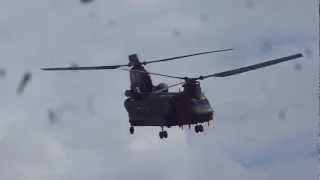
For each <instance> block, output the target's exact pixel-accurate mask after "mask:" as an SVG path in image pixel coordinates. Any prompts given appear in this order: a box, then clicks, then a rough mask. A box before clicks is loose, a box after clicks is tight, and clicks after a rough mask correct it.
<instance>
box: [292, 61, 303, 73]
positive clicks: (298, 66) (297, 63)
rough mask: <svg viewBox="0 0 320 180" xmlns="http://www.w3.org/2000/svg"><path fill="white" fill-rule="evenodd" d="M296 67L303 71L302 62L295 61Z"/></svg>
mask: <svg viewBox="0 0 320 180" xmlns="http://www.w3.org/2000/svg"><path fill="white" fill-rule="evenodd" d="M294 69H295V70H297V71H301V69H302V64H301V63H300V62H295V63H294Z"/></svg>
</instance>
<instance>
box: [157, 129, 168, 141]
mask: <svg viewBox="0 0 320 180" xmlns="http://www.w3.org/2000/svg"><path fill="white" fill-rule="evenodd" d="M159 137H160V139H163V138H165V139H166V138H168V132H167V131H163V130H162V131H160V132H159Z"/></svg>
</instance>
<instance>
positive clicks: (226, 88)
mask: <svg viewBox="0 0 320 180" xmlns="http://www.w3.org/2000/svg"><path fill="white" fill-rule="evenodd" d="M316 6H317V3H316V1H315V0H303V1H302V0H281V1H279V0H251V1H250V0H247V1H245V0H200V1H199V0H161V1H160V0H121V1H120V0H118V1H116V0H114V1H111V0H108V1H106V0H104V1H103V0H94V2H93V3H88V4H81V3H80V2H79V1H77V0H28V1H24V0H1V1H0V68H3V69H5V70H6V74H5V75H3V76H1V77H0V84H1V86H0V87H1V88H0V97H1V101H0V107H1V108H0V179H1V180H9V179H10V180H43V179H45V180H67V179H68V180H70V179H71V180H73V179H74V180H87V179H94V180H102V179H103V180H105V179H159V180H160V179H170V180H173V179H175V180H189V179H190V180H191V179H203V180H209V179H223V180H233V179H241V180H248V179H260V180H267V179H268V180H269V179H273V180H282V179H291V180H298V179H299V180H300V179H315V178H316V177H317V156H316V154H317V151H316V141H317V138H316V136H317V129H318V128H317V124H318V121H317V120H318V103H319V102H318V90H317V89H318V67H319V63H318V50H317V49H318V48H317V47H318V43H317V42H318V41H317V39H318V14H317V13H318V11H317V9H316V8H315V7H316ZM221 48H235V49H236V50H235V51H233V52H222V53H217V54H211V55H204V56H199V57H194V58H188V59H184V60H180V61H176V62H171V63H163V64H152V65H150V66H148V67H147V69H148V70H150V71H151V72H158V73H166V74H171V75H183V76H186V75H187V76H196V75H201V74H204V75H205V74H208V73H215V72H219V71H224V70H228V69H232V68H236V67H240V66H244V65H249V64H253V63H257V62H261V61H266V60H269V59H271V58H276V57H281V56H287V55H290V54H293V53H298V52H301V53H303V54H304V57H303V58H300V59H298V60H296V61H292V62H287V63H283V64H279V65H276V66H273V67H269V68H265V69H262V70H258V71H254V72H248V73H245V74H241V75H237V76H232V77H228V78H220V79H208V80H205V81H203V82H202V87H203V90H204V93H205V95H206V96H207V97H208V99H209V100H210V102H211V105H212V106H213V108H214V109H215V117H214V118H215V123H214V124H215V126H214V127H213V126H209V127H207V126H205V128H204V133H202V134H195V133H194V131H193V129H191V131H189V130H188V129H187V128H185V129H184V130H183V131H181V130H180V129H178V128H170V129H168V134H169V138H168V139H166V140H165V141H163V140H160V139H159V138H158V132H159V131H160V128H142V127H140V128H136V133H135V134H134V135H133V136H131V135H130V134H129V132H128V128H129V123H128V116H127V112H126V111H125V109H124V107H123V101H124V100H125V96H124V91H125V90H126V89H127V88H129V75H128V73H127V72H121V71H105V72H102V71H95V72H92V71H91V72H43V71H40V68H43V67H50V66H65V65H66V66H68V65H70V64H72V63H76V64H78V65H109V64H110V65H112V64H117V63H121V64H123V63H127V62H128V59H127V58H128V55H129V54H130V53H135V52H136V53H138V54H139V56H140V57H141V58H142V59H143V60H154V59H159V58H167V57H172V56H178V55H182V54H188V53H194V52H199V51H207V50H215V49H221ZM26 71H30V72H32V79H31V81H30V83H29V84H28V85H27V86H26V89H25V91H24V92H23V94H22V95H20V96H18V95H17V94H16V89H17V86H18V83H19V81H20V79H21V76H22V75H23V73H25V72H26ZM153 80H154V83H155V84H156V83H159V82H162V81H165V82H167V83H168V84H171V83H175V82H177V81H176V80H172V79H164V78H159V77H153ZM174 90H175V89H174ZM49 111H52V112H54V113H51V114H54V115H55V117H53V116H51V121H50V117H49V115H48V114H49V113H48V112H49Z"/></svg>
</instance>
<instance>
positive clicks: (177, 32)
mask: <svg viewBox="0 0 320 180" xmlns="http://www.w3.org/2000/svg"><path fill="white" fill-rule="evenodd" d="M172 35H173V36H174V37H180V36H181V32H180V30H179V29H175V30H174V31H173V32H172Z"/></svg>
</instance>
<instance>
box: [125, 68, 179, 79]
mask: <svg viewBox="0 0 320 180" xmlns="http://www.w3.org/2000/svg"><path fill="white" fill-rule="evenodd" d="M120 70H122V71H132V72H137V73H142V74H151V75H155V76H161V77H168V78H174V79H183V80H184V79H185V78H183V77H179V76H171V75H166V74H159V73H153V72H146V71H139V70H134V69H120Z"/></svg>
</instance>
